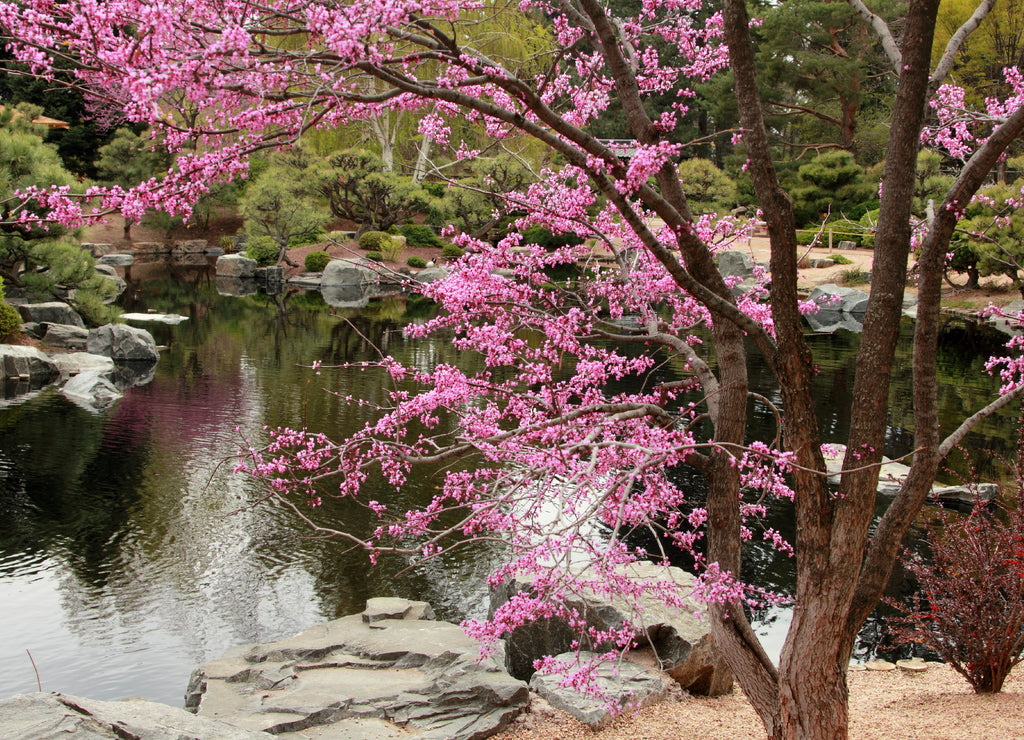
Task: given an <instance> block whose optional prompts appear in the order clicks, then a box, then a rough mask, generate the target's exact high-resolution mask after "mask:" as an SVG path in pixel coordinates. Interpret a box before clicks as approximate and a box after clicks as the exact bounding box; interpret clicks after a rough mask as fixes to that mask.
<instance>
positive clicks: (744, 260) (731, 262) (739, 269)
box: [715, 249, 754, 279]
mask: <svg viewBox="0 0 1024 740" xmlns="http://www.w3.org/2000/svg"><path fill="white" fill-rule="evenodd" d="M715 260H716V261H717V262H718V271H719V272H721V273H722V275H723V276H724V277H740V278H744V279H746V278H748V277H750V276H752V275H753V274H754V260H753V259H752V258H751V256H750V255H749V254H747V253H746V252H741V251H739V250H738V249H729V250H726V251H724V252H721V253H719V254H718V256H716V257H715Z"/></svg>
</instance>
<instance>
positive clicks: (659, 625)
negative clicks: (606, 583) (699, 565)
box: [491, 563, 733, 696]
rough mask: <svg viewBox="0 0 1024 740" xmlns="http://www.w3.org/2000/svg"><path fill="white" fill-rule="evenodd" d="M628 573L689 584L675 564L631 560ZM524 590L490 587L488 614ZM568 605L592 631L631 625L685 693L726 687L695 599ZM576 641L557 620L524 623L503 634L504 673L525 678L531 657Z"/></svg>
mask: <svg viewBox="0 0 1024 740" xmlns="http://www.w3.org/2000/svg"><path fill="white" fill-rule="evenodd" d="M629 572H630V575H631V576H632V577H634V578H636V579H638V580H645V581H662V580H671V581H673V582H675V584H676V586H677V589H678V593H679V594H681V595H683V596H684V597H685V596H686V595H688V594H689V593H690V590H691V588H692V585H693V576H692V575H690V574H689V573H687V572H685V571H684V570H682V569H680V568H671V567H663V566H660V565H655V564H653V563H634V564H633V565H631V566H629ZM529 589H530V583H529V582H528V581H525V582H523V581H514V582H510V583H507V584H506V585H505V586H504V587H503V588H499V589H496V590H495V591H494V593H493V595H492V601H491V613H492V614H493V613H494V610H496V609H497V608H498V607H499V606H500V605H501V604H503V603H505V602H506V601H507V600H508V599H509V598H511V597H512V596H513V595H514V594H515V593H517V592H519V591H524V590H529ZM568 605H569V606H570V607H575V608H576V609H577V610H578V611H579V613H580V614H582V615H583V616H584V618H585V619H586V620H587V624H588V626H591V627H595V628H597V629H598V630H602V631H603V630H609V629H620V628H621V627H622V626H623V625H625V624H626V623H629V624H631V625H633V627H634V629H635V630H636V632H637V641H638V643H639V644H642V645H648V646H650V647H652V648H653V649H654V652H655V654H656V656H657V659H658V661H659V664H660V668H661V670H663V671H665V672H666V673H668V674H669V675H670V676H671V677H672V678H673V679H675V681H676V682H678V683H679V685H680V686H682V687H683V688H684V689H685V690H687V691H689V692H690V693H691V694H703V695H708V696H717V695H720V694H724V693H727V692H728V691H731V690H732V684H733V676H732V672H731V671H730V670H729V667H728V666H727V665H726V663H725V660H724V659H723V658H722V657H721V655H720V654H719V652H718V649H717V647H716V646H715V643H714V639H713V638H712V636H711V632H710V628H709V627H708V626H707V625H706V624H704V623H702V622H701V621H700V619H699V618H698V617H697V616H696V612H697V609H696V604H695V603H694V604H693V605H692V608H691V609H689V610H687V609H675V608H672V607H669V606H666V605H665V604H664V602H662V601H661V600H659V599H656V598H653V597H652V598H647V599H644V600H642V601H641V603H640V610H639V611H635V610H634V609H633V608H632V607H631V606H630V605H629V604H627V603H626V601H625V600H616V601H608V600H605V599H601V598H597V597H592V598H586V599H584V598H580V599H579V600H578V601H573V602H571V603H569V604H568ZM577 639H579V635H578V633H577V632H576V631H575V630H573V629H571V628H570V627H569V625H568V624H567V623H566V622H565V621H564V620H561V619H558V618H552V619H546V620H540V621H538V622H536V623H534V624H529V625H524V626H523V627H520V628H518V629H516V630H515V631H514V632H512V633H511V634H509V635H506V642H507V649H506V652H507V655H508V663H507V666H508V671H509V673H511V674H512V675H513V676H515V677H516V678H522V679H524V680H526V679H529V678H530V677H532V675H533V663H534V661H535V660H537V659H538V658H541V657H543V656H545V655H558V654H559V653H563V652H567V651H569V650H570V649H571V647H572V642H573V641H574V640H577ZM590 647H593V648H595V649H597V648H601V647H602V646H599V645H595V646H590Z"/></svg>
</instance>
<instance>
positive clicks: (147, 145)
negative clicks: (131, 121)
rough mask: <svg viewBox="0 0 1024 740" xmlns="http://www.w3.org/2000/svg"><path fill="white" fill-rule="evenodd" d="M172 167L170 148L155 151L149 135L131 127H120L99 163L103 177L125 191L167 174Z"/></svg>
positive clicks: (158, 148) (100, 154)
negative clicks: (139, 132) (168, 149)
mask: <svg viewBox="0 0 1024 740" xmlns="http://www.w3.org/2000/svg"><path fill="white" fill-rule="evenodd" d="M170 166H171V161H170V155H169V154H168V152H167V150H166V149H164V148H162V147H156V148H154V142H153V140H152V139H151V138H150V137H149V135H148V134H146V133H143V134H137V133H135V132H134V131H132V130H131V129H128V128H119V129H118V130H117V131H116V132H115V133H114V138H113V139H111V140H110V143H109V144H106V145H104V146H102V147H100V149H99V159H97V160H96V168H97V169H98V170H99V173H100V177H101V178H102V179H103V180H104V181H106V182H110V183H112V184H114V185H120V186H121V187H123V188H130V187H132V186H134V185H138V184H139V183H140V182H144V181H146V180H148V179H149V178H151V177H157V176H159V175H161V174H164V173H166V172H167V169H168V168H169V167H170Z"/></svg>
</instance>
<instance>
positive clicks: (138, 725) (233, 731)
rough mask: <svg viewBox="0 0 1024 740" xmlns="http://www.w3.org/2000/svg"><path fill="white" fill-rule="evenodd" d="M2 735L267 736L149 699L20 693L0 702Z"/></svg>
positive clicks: (116, 738) (24, 739)
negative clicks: (117, 699) (112, 698)
mask: <svg viewBox="0 0 1024 740" xmlns="http://www.w3.org/2000/svg"><path fill="white" fill-rule="evenodd" d="M0 737H4V738H17V739H18V740H64V739H65V738H72V739H73V740H125V738H133V739H134V740H198V739H199V738H202V740H271V736H270V735H267V734H266V733H263V732H255V731H252V730H246V729H242V728H240V727H232V726H231V725H227V724H224V723H223V722H218V721H217V720H215V719H209V718H207V717H197V716H195V715H194V714H190V713H189V712H186V711H185V710H184V709H178V708H176V707H170V706H167V705H165V704H157V703H156V702H151V701H140V700H131V701H96V700H94V699H83V698H81V697H77V696H70V695H68V694H42V693H39V694H18V695H16V696H12V697H10V698H8V699H4V700H2V701H0Z"/></svg>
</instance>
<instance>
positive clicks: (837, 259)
mask: <svg viewBox="0 0 1024 740" xmlns="http://www.w3.org/2000/svg"><path fill="white" fill-rule="evenodd" d="M828 257H829V259H830V260H832V261H833V262H834V263H835V264H837V265H852V264H853V260H852V259H850V258H849V257H847V256H845V255H842V254H830V255H829V256H828Z"/></svg>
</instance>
